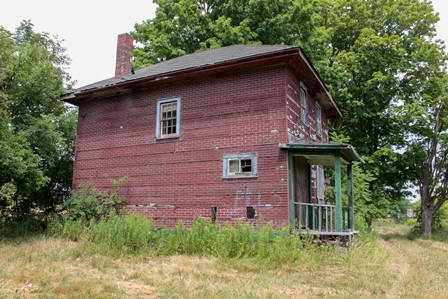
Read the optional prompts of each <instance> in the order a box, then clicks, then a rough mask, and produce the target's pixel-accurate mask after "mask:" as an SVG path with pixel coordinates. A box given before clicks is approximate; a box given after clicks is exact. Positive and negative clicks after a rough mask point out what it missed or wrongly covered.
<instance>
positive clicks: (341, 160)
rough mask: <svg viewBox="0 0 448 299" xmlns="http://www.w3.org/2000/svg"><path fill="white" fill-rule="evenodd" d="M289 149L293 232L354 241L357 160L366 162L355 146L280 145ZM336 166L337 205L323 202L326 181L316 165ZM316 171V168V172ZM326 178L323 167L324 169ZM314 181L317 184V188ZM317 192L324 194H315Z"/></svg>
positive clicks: (322, 143) (298, 142)
mask: <svg viewBox="0 0 448 299" xmlns="http://www.w3.org/2000/svg"><path fill="white" fill-rule="evenodd" d="M280 148H284V149H287V150H288V177H289V217H290V218H289V223H290V227H291V231H299V232H302V233H306V234H312V235H319V238H320V239H321V240H322V239H327V240H342V241H344V242H351V241H352V240H353V238H354V237H355V235H356V233H357V231H356V230H355V227H354V201H353V177H352V168H353V162H361V163H362V162H364V161H363V160H362V158H361V157H360V156H359V155H358V154H357V153H356V151H355V150H354V148H353V147H352V146H351V145H348V144H344V143H335V142H326V141H313V140H307V139H295V140H292V141H290V142H289V143H288V144H280ZM342 165H345V166H346V173H347V190H348V194H347V198H348V205H347V206H346V207H343V206H342V191H341V190H342V188H341V181H342V173H341V169H342V167H341V166H342ZM314 166H320V167H322V166H333V167H334V191H335V192H334V193H335V194H334V195H335V198H334V201H335V204H334V205H329V204H327V203H326V202H323V197H324V194H323V190H320V192H319V190H317V191H316V189H318V187H317V186H318V185H322V187H321V189H323V188H324V185H325V184H324V182H323V181H322V180H323V179H321V182H320V183H318V182H316V181H317V180H318V177H319V176H318V175H317V176H315V177H314V178H313V176H312V167H314ZM315 172H316V171H315ZM321 172H322V174H321V176H322V177H323V176H324V175H323V168H322V171H321ZM313 183H314V187H313ZM313 191H314V193H313ZM315 193H320V195H319V194H315Z"/></svg>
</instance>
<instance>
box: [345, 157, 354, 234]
mask: <svg viewBox="0 0 448 299" xmlns="http://www.w3.org/2000/svg"><path fill="white" fill-rule="evenodd" d="M347 183H348V229H351V230H354V229H355V226H354V221H355V209H354V201H353V167H352V163H350V164H348V165H347Z"/></svg>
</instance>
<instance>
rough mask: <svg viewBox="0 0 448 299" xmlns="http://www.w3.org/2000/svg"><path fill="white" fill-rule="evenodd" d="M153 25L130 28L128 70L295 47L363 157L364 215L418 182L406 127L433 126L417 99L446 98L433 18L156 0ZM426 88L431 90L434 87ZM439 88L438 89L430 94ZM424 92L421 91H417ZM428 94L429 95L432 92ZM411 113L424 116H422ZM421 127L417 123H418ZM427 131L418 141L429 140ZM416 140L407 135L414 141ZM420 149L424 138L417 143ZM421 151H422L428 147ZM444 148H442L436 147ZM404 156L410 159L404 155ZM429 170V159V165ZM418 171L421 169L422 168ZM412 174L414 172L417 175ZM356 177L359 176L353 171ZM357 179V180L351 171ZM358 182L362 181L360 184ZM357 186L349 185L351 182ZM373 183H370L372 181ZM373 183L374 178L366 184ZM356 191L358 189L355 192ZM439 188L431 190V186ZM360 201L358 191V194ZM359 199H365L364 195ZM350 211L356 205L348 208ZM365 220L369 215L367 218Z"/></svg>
mask: <svg viewBox="0 0 448 299" xmlns="http://www.w3.org/2000/svg"><path fill="white" fill-rule="evenodd" d="M155 3H156V4H158V8H157V11H156V16H155V18H154V19H150V20H147V21H145V22H143V23H141V24H136V25H135V30H134V32H132V35H133V36H134V38H135V39H136V41H137V42H138V43H139V44H140V45H142V46H141V47H139V48H137V49H135V52H134V56H135V57H136V60H135V67H136V68H139V67H142V66H146V65H149V64H153V63H156V62H159V61H164V60H166V59H170V58H174V57H178V56H181V55H185V54H188V53H194V52H197V51H202V50H205V49H210V48H216V47H222V46H227V45H231V44H289V45H298V46H301V47H302V48H303V49H304V51H305V53H306V54H307V56H308V57H309V58H310V60H311V62H312V63H313V65H314V66H315V68H316V69H317V71H318V72H319V74H320V75H321V76H322V78H323V79H324V81H325V83H326V85H327V86H328V88H329V89H330V91H331V92H332V94H333V95H334V97H335V99H336V100H337V102H338V105H339V107H340V109H341V111H342V112H343V117H342V118H341V119H338V120H332V121H331V123H330V124H331V126H330V131H336V132H337V133H338V134H343V135H345V136H347V137H349V138H350V142H351V143H352V145H354V147H355V148H356V150H357V151H358V152H359V153H360V154H361V155H362V156H363V158H364V160H365V161H366V163H365V164H362V165H359V166H358V168H359V169H361V170H362V173H363V174H365V176H367V177H364V178H363V179H361V181H363V182H367V184H368V190H369V192H370V193H369V195H368V196H367V199H366V200H364V202H362V199H360V200H361V202H362V203H366V204H367V206H366V208H365V209H364V212H363V211H361V209H362V207H360V206H359V207H358V209H359V210H360V212H361V213H364V215H367V216H368V217H370V218H371V217H376V216H378V215H385V214H386V213H387V209H388V207H389V206H392V207H393V206H396V205H395V203H394V202H395V201H397V202H401V201H402V200H403V198H405V197H406V196H407V195H408V193H409V192H408V187H409V186H408V185H409V183H410V182H411V183H414V184H415V183H416V181H417V180H416V178H415V176H414V173H415V172H413V171H410V170H411V169H415V167H414V166H413V165H414V164H415V163H417V164H418V163H420V162H421V160H422V159H424V157H425V155H426V156H427V151H424V150H417V151H415V152H412V150H411V149H410V147H409V146H408V141H409V139H410V138H411V139H412V137H410V132H413V131H414V130H413V129H411V128H412V127H413V126H416V125H418V126H419V127H421V128H422V129H423V127H422V124H423V123H427V122H431V120H433V119H435V117H434V115H432V116H431V115H430V114H429V112H431V111H434V110H433V109H432V108H429V109H428V110H426V112H428V113H425V109H424V107H434V105H432V104H431V103H430V102H427V100H426V99H425V98H424V94H425V93H426V94H428V95H429V94H431V95H432V96H431V98H433V99H436V98H438V96H437V95H439V96H440V95H441V94H443V91H442V90H441V89H440V88H437V87H436V86H434V84H435V82H439V80H434V79H435V78H434V76H433V75H432V74H433V73H434V70H435V69H437V68H443V66H444V65H445V62H444V58H443V55H441V54H442V53H443V51H442V46H443V44H441V42H440V41H437V40H435V34H436V31H435V23H436V22H437V21H438V19H439V18H438V16H437V14H436V13H435V12H434V10H433V7H432V4H431V2H428V1H419V0H398V1H397V0H367V1H366V0H324V1H322V0H296V1H293V0H275V1H267V0H231V1H222V0H203V1H193V0H157V1H156V2H155ZM431 86H432V87H431ZM435 87H436V88H435ZM424 90H425V92H423V91H424ZM430 90H431V92H430V93H429V91H430ZM408 106H417V107H423V108H422V110H421V113H420V112H416V113H413V112H412V113H408V112H410V111H413V109H410V108H409V107H408ZM417 120H418V121H417ZM432 131H433V130H432V128H431V127H428V126H426V128H425V129H424V130H421V131H420V133H418V134H419V135H420V134H424V135H425V134H426V135H425V136H429V135H428V134H429V133H430V132H432ZM412 134H414V133H412ZM418 140H420V141H421V144H420V143H419V142H412V143H418V145H417V144H415V145H414V146H413V148H414V149H416V147H421V146H423V145H424V144H425V141H424V140H426V139H424V138H415V140H413V141H418ZM426 144H427V143H426ZM440 148H442V146H441V147H440ZM406 149H409V150H406ZM429 161H431V159H429ZM418 165H420V166H421V165H422V164H421V163H420V164H418ZM420 166H419V167H420ZM356 171H358V170H356ZM358 172H359V171H358ZM363 174H361V173H359V175H361V176H363ZM355 178H356V176H355ZM370 178H372V179H370ZM373 178H374V179H373ZM355 185H356V184H355ZM435 185H437V184H436V183H435V184H432V186H435ZM360 189H361V190H358V191H357V193H358V194H361V193H362V192H364V191H367V190H366V189H365V186H363V187H360ZM363 190H364V191H363ZM355 202H356V201H355ZM369 215H370V216H369Z"/></svg>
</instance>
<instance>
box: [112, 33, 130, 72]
mask: <svg viewBox="0 0 448 299" xmlns="http://www.w3.org/2000/svg"><path fill="white" fill-rule="evenodd" d="M133 47H134V38H133V37H132V36H131V35H130V34H129V33H123V34H120V35H119V36H118V42H117V61H116V64H115V78H116V79H119V78H122V77H124V76H126V75H129V74H130V73H131V72H132V50H133Z"/></svg>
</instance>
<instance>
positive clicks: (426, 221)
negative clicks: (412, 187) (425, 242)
mask: <svg viewBox="0 0 448 299" xmlns="http://www.w3.org/2000/svg"><path fill="white" fill-rule="evenodd" d="M432 216H433V213H432V211H431V209H430V208H429V207H427V206H425V205H423V204H422V206H421V217H422V223H421V229H422V235H423V236H430V235H431V233H432Z"/></svg>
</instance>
